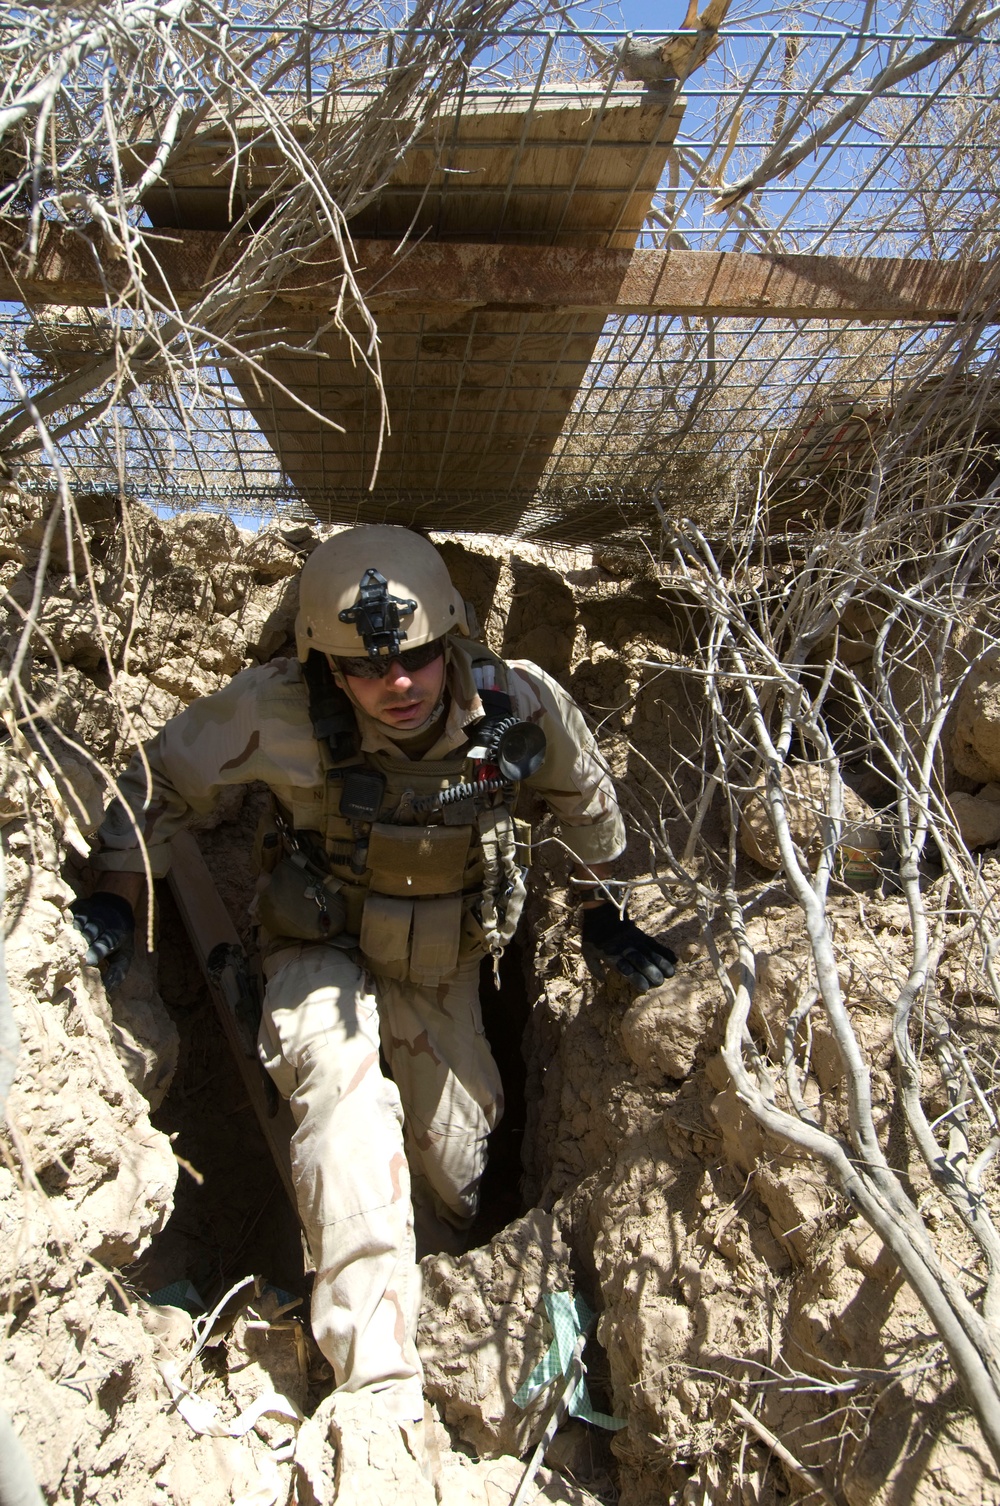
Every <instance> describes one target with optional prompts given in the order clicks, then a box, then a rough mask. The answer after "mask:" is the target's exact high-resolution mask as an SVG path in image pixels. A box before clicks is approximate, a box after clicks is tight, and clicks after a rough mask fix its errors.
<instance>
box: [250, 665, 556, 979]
mask: <svg viewBox="0 0 1000 1506" xmlns="http://www.w3.org/2000/svg"><path fill="white" fill-rule="evenodd" d="M452 653H453V654H461V655H463V656H465V657H466V658H467V659H468V661H469V663H470V667H471V670H472V675H473V679H474V681H475V684H476V688H477V690H478V692H479V694H480V697H481V698H482V700H483V703H484V709H485V711H486V714H487V715H488V716H510V715H512V714H513V711H514V708H513V702H512V700H511V697H510V692H509V689H508V686H509V679H508V674H507V666H506V665H505V664H504V662H503V660H502V659H499V658H498V657H497V656H496V655H495V654H493V653H491V651H490V650H489V649H488V648H485V647H484V646H483V645H481V644H473V643H465V642H459V641H456V642H455V643H454V644H453V645H452ZM307 683H308V681H307ZM311 689H313V687H312V686H311ZM310 717H311V720H312V723H313V730H314V733H315V734H316V737H317V741H318V743H319V746H320V750H321V753H322V755H323V762H324V767H325V774H326V780H325V788H324V791H323V803H322V812H321V824H320V825H319V826H318V827H317V825H316V815H317V814H319V813H318V812H317V811H316V806H315V803H313V804H312V805H311V806H310V808H309V810H308V814H306V812H305V811H303V812H302V816H304V817H305V818H306V819H307V820H308V821H309V823H310V824H309V827H308V828H305V829H303V828H302V826H301V821H297V820H296V816H297V814H298V813H297V812H295V811H294V810H289V809H287V808H286V807H284V806H283V805H282V804H281V803H280V802H278V801H277V800H276V801H275V802H274V809H273V813H272V819H271V821H270V824H265V826H264V828H263V829H262V831H261V832H259V833H258V852H257V855H258V859H259V861H260V865H261V868H262V870H263V873H264V874H265V875H266V877H264V878H262V880H261V885H260V892H259V895H258V900H257V919H258V920H259V921H260V923H261V924H262V925H263V926H264V928H265V930H266V931H267V933H268V935H269V937H270V938H271V940H272V942H273V943H275V944H281V943H285V942H287V941H288V940H308V941H328V942H330V943H331V944H332V945H335V946H342V947H345V948H348V949H353V948H357V949H358V950H359V951H360V952H361V953H362V960H363V961H364V962H365V963H366V965H368V966H370V968H371V970H372V971H373V972H375V973H379V974H382V975H383V976H385V977H389V978H396V979H402V980H405V979H409V980H411V981H412V982H414V983H420V984H424V985H433V984H435V983H437V982H439V981H440V980H441V979H442V978H444V977H447V976H448V974H450V973H452V972H454V970H455V968H456V967H458V966H459V964H460V963H463V962H466V961H472V960H473V959H474V958H476V957H479V956H482V955H483V954H484V953H488V954H492V956H493V958H494V962H495V963H496V962H498V961H499V957H500V955H501V953H502V952H503V949H504V946H505V945H506V943H507V942H508V941H509V940H510V938H511V937H512V936H513V934H514V930H515V928H516V926H517V922H518V919H519V917H520V914H521V909H522V907H523V904H524V898H525V883H524V880H525V876H526V873H527V864H528V861H529V857H530V850H529V840H530V830H529V828H528V827H527V825H526V823H524V822H520V821H515V819H514V817H513V816H512V814H511V810H510V806H511V805H512V804H513V802H514V800H515V799H516V795H517V788H518V787H517V785H516V784H511V783H509V782H506V781H504V780H503V779H502V778H499V777H490V769H489V767H486V768H484V766H483V764H482V763H481V762H480V761H477V760H474V759H473V758H471V757H470V756H469V752H468V751H463V750H456V752H455V753H454V754H453V755H452V756H450V757H449V758H446V759H441V760H428V759H414V760H412V761H410V760H406V761H404V760H402V759H397V758H391V757H389V756H388V755H387V754H382V753H362V752H360V751H358V745H359V742H360V738H359V736H358V730H357V722H356V719H355V718H354V713H353V707H352V706H351V702H350V701H349V700H348V698H347V697H346V695H344V693H343V692H342V691H335V692H333V693H330V692H329V690H327V692H326V694H325V697H324V695H323V694H321V693H319V692H315V691H314V693H312V694H311V695H310ZM492 772H493V775H494V776H495V775H496V774H497V771H496V770H493V771H492ZM484 775H485V776H486V777H484Z"/></svg>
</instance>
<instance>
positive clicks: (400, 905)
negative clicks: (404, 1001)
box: [360, 893, 413, 980]
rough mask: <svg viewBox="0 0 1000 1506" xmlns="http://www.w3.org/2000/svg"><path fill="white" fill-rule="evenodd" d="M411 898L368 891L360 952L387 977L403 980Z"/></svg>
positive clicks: (404, 976) (408, 950) (408, 948)
mask: <svg viewBox="0 0 1000 1506" xmlns="http://www.w3.org/2000/svg"><path fill="white" fill-rule="evenodd" d="M412 920H413V901H412V900H410V899H393V898H391V897H390V896H389V895H386V894H371V893H370V894H369V895H368V897H367V899H366V900H365V909H364V915H363V916H362V920H361V941H360V946H361V950H362V952H364V954H365V956H366V957H367V958H368V959H369V960H370V961H371V963H372V964H373V967H374V971H375V972H377V973H382V974H383V975H384V976H385V977H386V978H396V979H400V980H402V979H404V978H406V976H407V974H408V972H409V965H410V925H411V922H412Z"/></svg>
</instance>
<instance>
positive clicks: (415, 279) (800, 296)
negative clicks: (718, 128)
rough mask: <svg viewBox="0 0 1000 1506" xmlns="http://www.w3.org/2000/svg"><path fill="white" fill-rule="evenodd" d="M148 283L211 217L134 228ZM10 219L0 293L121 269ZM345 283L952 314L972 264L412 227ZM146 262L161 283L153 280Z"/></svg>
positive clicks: (495, 294)
mask: <svg viewBox="0 0 1000 1506" xmlns="http://www.w3.org/2000/svg"><path fill="white" fill-rule="evenodd" d="M146 235H147V243H148V251H147V253H146V263H147V271H148V276H149V286H150V288H151V289H152V291H153V292H154V293H155V294H157V295H159V296H163V297H168V296H169V297H173V298H176V300H177V302H178V303H179V304H180V305H181V307H189V306H190V305H191V304H192V303H193V302H194V301H195V299H196V298H197V297H198V295H199V294H200V293H201V292H202V290H203V289H204V288H205V286H206V283H207V282H208V280H209V279H210V278H211V277H212V276H214V275H216V274H217V273H218V272H220V271H224V270H226V269H227V268H228V267H229V266H231V265H232V263H233V261H234V260H235V257H236V252H235V251H233V250H228V251H226V252H223V251H222V245H223V240H224V237H223V236H222V235H220V234H217V233H215V232H212V231H203V230H166V231H155V232H154V231H147V232H146ZM23 243H24V227H22V226H19V225H17V224H15V223H13V222H11V221H2V222H0V298H2V299H4V300H15V301H23V302H26V303H29V304H46V303H56V304H68V305H85V306H97V307H100V306H103V305H104V303H105V300H106V298H107V296H108V295H109V294H110V295H111V296H112V297H114V296H116V295H117V294H119V293H121V292H122V291H123V290H124V288H125V284H126V278H125V275H124V271H123V268H122V266H121V264H120V263H118V262H115V261H113V260H110V259H109V258H108V256H107V254H106V253H105V251H104V250H103V248H102V245H101V242H100V239H99V237H98V236H97V235H96V233H94V232H92V231H81V230H74V229H72V228H71V227H68V226H64V225H57V224H51V223H50V224H47V225H45V226H44V227H43V233H42V237H41V244H40V247H39V254H38V257H37V260H36V263H35V265H34V267H33V268H28V267H27V266H26V264H25V262H24V258H23V257H22V255H21V252H20V248H21V246H22V245H23ZM355 250H356V252H357V259H358V274H357V275H358V283H359V285H360V287H361V290H362V292H363V293H364V295H365V297H366V298H367V300H368V301H369V303H370V305H371V307H372V308H373V310H374V311H375V312H376V313H380V312H386V311H391V310H400V311H404V312H407V313H420V312H422V311H426V310H433V311H440V310H442V309H449V310H454V311H455V314H456V316H460V315H462V314H465V313H469V312H474V311H476V310H483V311H485V312H496V313H513V314H516V313H530V314H545V313H555V314H584V315H586V314H590V315H593V314H688V315H693V314H694V315H696V314H703V315H704V314H710V315H716V316H718V315H734V316H743V317H748V318H755V317H760V316H762V315H763V316H765V317H770V318H781V319H861V320H899V319H912V320H917V321H920V322H927V321H931V320H939V319H955V318H957V317H958V316H959V314H960V313H962V311H963V309H965V310H967V309H969V308H976V307H977V291H978V289H979V287H980V285H981V283H982V280H983V278H984V276H985V274H986V270H987V269H986V266H985V264H982V263H978V262H960V261H929V260H918V259H915V258H910V259H906V258H902V257H878V256H773V255H769V254H765V253H764V252H747V251H655V250H633V251H595V250H593V249H589V248H580V247H572V246H514V245H479V244H477V243H470V242H428V241H420V242H417V243H414V244H412V245H410V246H407V247H405V248H404V250H403V251H402V252H401V253H400V254H398V255H397V254H395V253H396V247H395V243H394V242H393V241H381V240H359V241H357V242H356V244H355ZM157 265H158V266H159V267H162V269H163V272H164V274H165V276H166V279H167V282H168V283H169V292H168V289H167V288H165V287H164V284H163V281H162V280H161V277H160V273H159V271H158V269H157ZM340 283H341V277H340V272H339V269H338V262H337V258H336V254H335V251H334V249H333V247H332V245H331V247H330V250H329V252H327V251H325V250H324V248H322V247H320V248H319V249H318V250H314V252H313V253H312V255H311V256H310V257H309V259H308V260H307V261H305V262H300V263H297V264H293V265H292V266H290V268H289V270H288V273H287V274H286V276H285V278H284V279H283V281H282V283H281V285H280V288H279V289H278V290H277V291H278V294H279V296H280V298H281V300H282V302H283V303H285V304H289V305H292V306H293V307H296V308H299V309H302V310H316V311H320V310H323V309H326V308H329V307H330V306H331V305H332V304H333V303H334V302H335V301H336V299H337V297H338V295H339V292H340Z"/></svg>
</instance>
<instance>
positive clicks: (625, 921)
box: [580, 901, 677, 993]
mask: <svg viewBox="0 0 1000 1506" xmlns="http://www.w3.org/2000/svg"><path fill="white" fill-rule="evenodd" d="M580 932H581V935H582V938H583V955H584V960H585V961H586V963H587V966H588V967H589V968H590V970H591V972H592V973H594V974H595V976H597V977H600V976H601V973H602V964H603V965H604V966H610V967H613V968H615V969H616V971H617V972H619V973H621V975H622V977H623V978H626V979H627V980H628V982H629V983H630V984H631V985H632V987H633V988H634V989H635V991H636V993H645V992H646V990H647V989H649V988H657V987H658V986H659V985H660V984H661V983H662V982H663V981H664V980H665V979H666V978H672V977H673V975H674V972H675V970H676V967H677V957H676V955H675V954H674V953H673V952H672V951H671V950H670V948H669V947H668V946H664V945H663V944H662V942H659V941H655V940H654V939H653V937H652V936H647V935H646V933H645V931H641V930H640V929H639V927H638V926H637V925H636V924H635V922H634V921H633V920H630V919H629V915H628V911H627V910H626V911H625V913H624V915H621V914H619V911H618V907H617V905H613V904H611V902H610V901H606V902H605V903H604V904H603V905H594V906H593V908H591V909H586V910H581V912H580Z"/></svg>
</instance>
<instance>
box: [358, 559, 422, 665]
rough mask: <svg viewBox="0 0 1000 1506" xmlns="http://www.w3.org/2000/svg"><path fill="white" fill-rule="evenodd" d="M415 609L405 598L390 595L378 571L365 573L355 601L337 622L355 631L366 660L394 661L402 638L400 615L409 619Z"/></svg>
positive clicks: (414, 605) (415, 606)
mask: <svg viewBox="0 0 1000 1506" xmlns="http://www.w3.org/2000/svg"><path fill="white" fill-rule="evenodd" d="M416 610H417V604H416V602H415V601H411V600H410V598H409V597H405V596H390V594H389V582H388V581H387V580H386V578H385V576H384V575H381V574H380V573H379V571H378V570H366V571H365V573H364V575H363V576H362V577H361V588H360V590H359V592H358V599H357V601H356V602H355V603H354V605H353V606H352V607H345V608H344V610H343V611H342V612H341V613H340V620H341V622H350V623H353V625H354V626H355V627H356V628H357V630H358V635H359V637H360V638H361V640H362V642H363V643H364V645H365V648H366V649H367V650H368V654H369V657H370V658H372V659H380V658H382V657H383V656H387V657H389V658H395V657H396V656H397V655H398V653H399V651H400V646H401V644H402V642H403V640H404V638H405V637H406V634H405V633H403V632H400V628H399V619H400V614H402V615H403V616H404V617H412V616H413V614H414V612H415V611H416Z"/></svg>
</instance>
